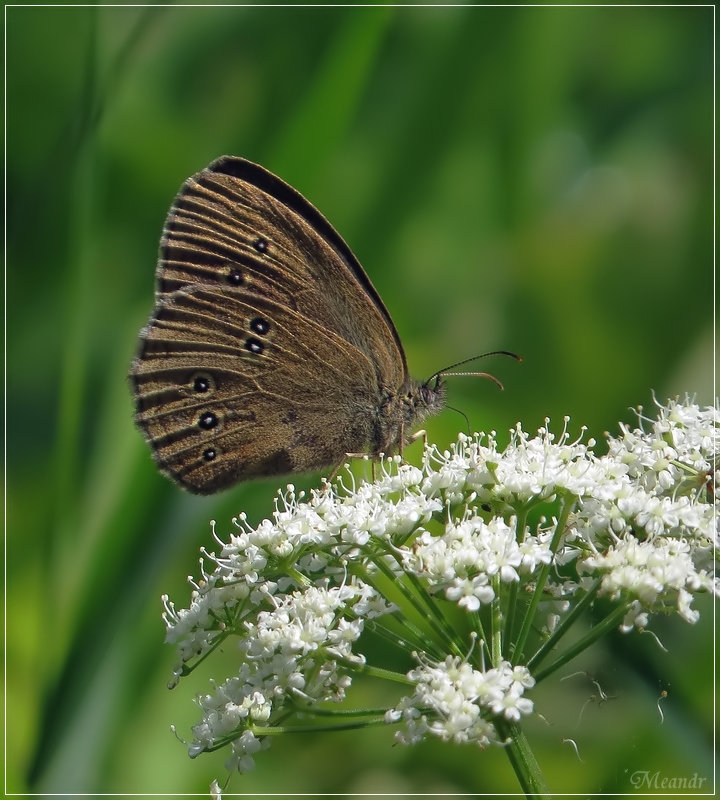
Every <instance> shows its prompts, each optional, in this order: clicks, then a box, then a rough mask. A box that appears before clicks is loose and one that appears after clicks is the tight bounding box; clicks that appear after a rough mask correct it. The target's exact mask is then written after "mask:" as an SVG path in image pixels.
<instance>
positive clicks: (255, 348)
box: [131, 285, 378, 494]
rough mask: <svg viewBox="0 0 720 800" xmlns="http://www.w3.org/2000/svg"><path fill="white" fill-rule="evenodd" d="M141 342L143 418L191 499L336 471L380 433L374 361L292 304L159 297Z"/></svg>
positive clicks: (242, 293) (210, 291)
mask: <svg viewBox="0 0 720 800" xmlns="http://www.w3.org/2000/svg"><path fill="white" fill-rule="evenodd" d="M141 341H142V345H141V350H140V353H139V355H138V357H137V358H136V360H135V361H134V363H133V366H132V370H131V379H132V382H133V385H134V389H135V395H136V401H137V414H136V419H137V422H138V425H139V426H140V427H141V428H142V430H143V431H144V433H145V435H146V437H147V439H148V441H149V442H150V444H151V446H152V448H153V451H154V455H155V459H156V461H157V462H158V465H159V467H160V468H161V470H162V471H163V472H165V473H166V474H168V475H169V476H170V477H171V478H173V479H174V480H176V481H177V482H178V483H180V484H181V485H182V486H184V487H185V488H187V489H189V490H190V491H193V492H197V493H201V494H206V493H212V492H215V491H218V490H220V489H223V488H226V487H228V486H230V485H232V484H234V483H236V482H238V481H240V480H243V479H247V478H252V477H259V476H269V475H275V474H286V473H291V472H302V471H311V470H316V469H320V468H322V467H327V466H331V465H336V464H338V463H340V461H341V460H342V459H343V458H344V457H345V454H346V453H347V452H356V451H357V450H359V449H362V448H364V447H366V446H367V442H368V441H369V439H370V438H371V437H372V430H371V426H372V424H373V423H372V420H373V411H374V408H375V406H376V405H377V392H378V388H377V376H376V374H375V370H374V367H373V364H372V362H371V361H370V360H369V359H368V357H367V356H366V355H365V354H364V353H362V352H360V351H359V350H358V349H357V348H356V347H354V346H353V345H351V344H349V343H348V342H347V341H346V340H345V339H343V338H342V337H341V336H338V335H337V334H336V333H334V332H333V331H331V330H329V329H328V328H327V327H325V326H324V325H322V324H320V323H318V322H315V321H313V320H311V319H309V318H307V317H306V316H304V315H303V314H300V313H299V312H297V311H295V310H293V309H292V308H290V307H289V306H288V305H286V304H285V303H278V302H277V301H276V300H273V299H270V298H267V297H263V296H261V295H258V294H257V292H255V291H252V290H250V289H247V288H242V287H240V288H234V289H231V288H216V287H213V286H207V285H200V286H191V287H188V288H185V289H181V290H178V291H175V292H172V293H170V294H167V295H164V296H163V298H162V299H161V300H160V301H159V302H158V304H157V306H156V309H155V312H154V314H153V317H152V318H151V320H150V323H149V325H148V326H147V328H145V330H144V331H143V335H142V336H141Z"/></svg>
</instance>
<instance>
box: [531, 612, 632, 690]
mask: <svg viewBox="0 0 720 800" xmlns="http://www.w3.org/2000/svg"><path fill="white" fill-rule="evenodd" d="M626 613H627V606H626V605H625V604H623V605H621V606H619V607H618V608H616V609H615V610H614V611H613V612H612V613H610V614H608V615H607V617H605V619H604V620H603V621H602V622H599V623H598V624H597V625H593V627H592V629H591V630H589V631H588V632H587V634H586V635H585V636H583V637H582V638H581V639H579V640H578V641H577V642H575V644H574V645H573V646H572V647H570V648H568V649H567V650H566V651H565V652H564V653H563V654H562V655H561V656H560V657H559V658H558V659H556V660H555V661H553V662H552V664H550V665H549V666H547V667H545V669H540V670H538V671H537V672H535V673H533V677H534V678H535V680H536V681H538V682H539V681H541V680H542V679H543V678H547V676H548V675H550V674H551V673H553V672H555V670H557V669H559V668H560V667H562V666H563V665H564V664H567V662H568V661H570V660H571V659H573V658H575V656H576V655H578V654H579V653H582V651H583V650H586V649H587V648H588V647H590V645H591V644H594V643H595V642H596V641H597V640H598V639H601V638H602V637H603V636H605V635H606V634H608V633H609V632H610V631H611V630H612V629H613V628H615V627H616V625H617V624H618V623H619V622H620V620H621V619H622V618H623V617H624V616H625V614H626Z"/></svg>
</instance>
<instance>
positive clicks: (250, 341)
mask: <svg viewBox="0 0 720 800" xmlns="http://www.w3.org/2000/svg"><path fill="white" fill-rule="evenodd" d="M245 349H246V350H249V351H250V352H251V353H255V355H258V356H259V355H260V353H262V351H263V350H264V349H265V345H264V344H263V343H262V342H261V341H260V339H256V338H255V337H254V336H248V338H247V339H246V340H245Z"/></svg>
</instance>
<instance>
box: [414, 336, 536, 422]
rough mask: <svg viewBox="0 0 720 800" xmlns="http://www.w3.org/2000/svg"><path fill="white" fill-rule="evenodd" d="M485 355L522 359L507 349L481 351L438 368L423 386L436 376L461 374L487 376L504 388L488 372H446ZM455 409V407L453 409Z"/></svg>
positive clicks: (458, 375) (456, 375) (485, 356)
mask: <svg viewBox="0 0 720 800" xmlns="http://www.w3.org/2000/svg"><path fill="white" fill-rule="evenodd" d="M487 356H510V358H514V359H515V361H522V358H521V357H520V356H519V355H517V354H516V353H511V352H510V351H509V350H491V351H490V352H489V353H482V354H481V355H479V356H471V357H470V358H464V359H463V360H462V361H456V362H455V363H454V364H450V365H449V366H447V367H443V369H441V370H438V372H436V373H434V374H433V375H431V376H430V377H429V378H428V379H427V380H426V381H425V386H427V385H428V384H429V383H430V381H431V380H433V379H435V378H437V379H438V380H439V379H440V378H446V377H452V378H456V377H461V376H473V377H476V378H489V379H490V380H491V381H492V382H493V383H494V384H496V385H497V386H499V387H500V388H501V389H502V388H504V387H503V385H502V383H500V381H499V380H498V379H497V378H496V377H495V376H494V375H491V374H490V373H489V372H448V371H447V370H449V369H455V367H461V366H462V365H463V364H469V363H470V362H471V361H477V360H478V359H480V358H487ZM455 410H457V409H455Z"/></svg>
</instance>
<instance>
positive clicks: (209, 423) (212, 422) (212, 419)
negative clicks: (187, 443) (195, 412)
mask: <svg viewBox="0 0 720 800" xmlns="http://www.w3.org/2000/svg"><path fill="white" fill-rule="evenodd" d="M217 424H218V418H217V417H216V416H215V414H213V413H212V411H206V412H205V413H204V414H201V415H200V419H199V420H198V426H199V427H201V428H202V429H203V430H204V431H211V430H212V429H213V428H214V427H215V426H216V425H217Z"/></svg>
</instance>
